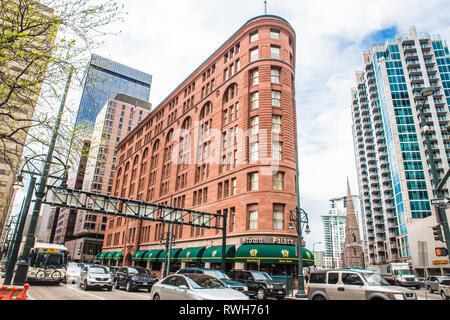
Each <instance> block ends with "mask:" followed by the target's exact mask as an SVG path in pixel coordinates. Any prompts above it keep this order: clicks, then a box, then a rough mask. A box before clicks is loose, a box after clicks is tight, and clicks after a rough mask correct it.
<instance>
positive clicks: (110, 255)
mask: <svg viewBox="0 0 450 320" xmlns="http://www.w3.org/2000/svg"><path fill="white" fill-rule="evenodd" d="M116 253H117V251H112V252H108V253H107V254H106V255H105V258H104V260H112V258H113V256H114V255H115V254H116Z"/></svg>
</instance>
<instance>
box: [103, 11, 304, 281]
mask: <svg viewBox="0 0 450 320" xmlns="http://www.w3.org/2000/svg"><path fill="white" fill-rule="evenodd" d="M294 79H295V32H294V30H293V29H292V27H291V26H290V25H289V23H288V22H287V21H286V20H284V19H282V18H279V17H276V16H270V15H265V16H259V17H256V18H253V19H251V20H249V21H248V22H247V23H246V24H245V25H244V26H243V27H241V28H240V29H239V30H238V31H237V32H236V33H235V34H234V35H233V36H232V37H231V38H230V39H229V40H227V41H226V43H224V44H223V45H222V46H221V47H220V48H219V49H218V50H217V51H216V52H214V54H213V55H211V56H210V57H209V58H208V59H207V60H206V61H205V62H204V63H203V64H202V65H201V66H200V67H199V68H198V69H197V70H195V71H194V72H193V73H192V74H191V75H190V76H189V77H188V78H187V79H186V80H185V81H184V82H183V83H181V85H179V86H178V87H177V88H176V89H175V90H174V91H173V92H172V93H171V94H170V95H169V96H168V97H167V98H166V99H165V100H164V101H163V102H162V103H161V104H160V105H159V106H158V107H157V108H155V110H153V111H152V113H151V114H150V115H149V116H148V117H147V118H146V119H145V120H144V121H143V122H142V123H141V124H140V125H138V126H137V127H136V128H135V129H134V130H133V131H132V132H131V133H130V134H129V135H128V136H127V137H126V138H125V139H124V140H122V141H121V142H120V144H119V145H118V156H117V159H118V160H117V166H116V170H115V175H114V185H113V189H112V195H113V196H117V197H123V198H130V199H137V200H143V201H145V202H151V203H158V204H163V205H167V206H172V207H177V208H187V209H191V210H196V211H202V212H209V213H217V214H224V213H226V214H227V216H228V221H227V224H228V230H227V248H226V258H227V260H226V261H227V265H226V267H227V269H228V270H229V269H232V268H236V269H242V268H246V269H261V270H266V271H268V272H269V273H271V274H280V273H283V272H287V273H288V274H292V273H294V272H295V270H296V264H297V263H298V259H297V258H296V251H295V242H296V241H297V238H296V233H295V231H293V230H291V229H290V228H289V210H292V209H294V208H295V207H296V206H297V202H296V185H295V174H296V173H295V152H294V150H295V146H296V143H297V142H296V136H297V129H296V111H295V83H294ZM168 230H169V225H168V224H163V223H159V222H150V221H140V220H132V219H126V218H123V217H112V218H109V220H108V222H107V229H106V232H105V240H104V243H103V252H102V253H100V254H99V255H98V256H97V258H98V259H99V260H102V262H103V263H105V264H109V265H140V266H144V267H147V268H149V269H151V270H153V271H154V272H155V273H157V274H159V272H162V270H163V268H164V260H165V254H166V253H165V251H164V250H165V238H164V237H165V234H167V232H168ZM173 241H174V242H173V246H172V250H171V260H170V271H172V272H174V271H176V270H178V269H179V268H182V267H189V266H201V267H207V268H220V262H221V254H222V251H221V245H222V232H221V231H220V230H215V229H205V228H199V227H191V226H186V225H185V226H181V225H174V227H173ZM303 258H304V265H311V264H312V263H313V257H312V255H311V253H310V252H309V251H307V250H305V252H304V254H303Z"/></svg>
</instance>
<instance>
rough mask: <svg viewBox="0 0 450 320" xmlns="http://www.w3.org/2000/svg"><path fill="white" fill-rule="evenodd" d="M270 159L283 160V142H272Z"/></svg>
mask: <svg viewBox="0 0 450 320" xmlns="http://www.w3.org/2000/svg"><path fill="white" fill-rule="evenodd" d="M272 160H275V161H281V160H283V143H281V142H279V141H273V142H272Z"/></svg>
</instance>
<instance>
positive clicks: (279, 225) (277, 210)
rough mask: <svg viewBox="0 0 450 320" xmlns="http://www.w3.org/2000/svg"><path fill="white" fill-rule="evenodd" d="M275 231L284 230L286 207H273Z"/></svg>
mask: <svg viewBox="0 0 450 320" xmlns="http://www.w3.org/2000/svg"><path fill="white" fill-rule="evenodd" d="M273 229H274V230H284V206H283V205H274V206H273Z"/></svg>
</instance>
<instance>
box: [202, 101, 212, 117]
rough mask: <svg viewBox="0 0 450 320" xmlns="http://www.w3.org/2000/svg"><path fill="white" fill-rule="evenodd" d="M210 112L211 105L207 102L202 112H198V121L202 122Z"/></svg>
mask: <svg viewBox="0 0 450 320" xmlns="http://www.w3.org/2000/svg"><path fill="white" fill-rule="evenodd" d="M211 112H212V103H211V102H209V101H208V102H207V103H205V105H204V106H203V108H202V110H201V111H200V120H203V119H205V118H206V117H208V116H209V115H210V114H211Z"/></svg>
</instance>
